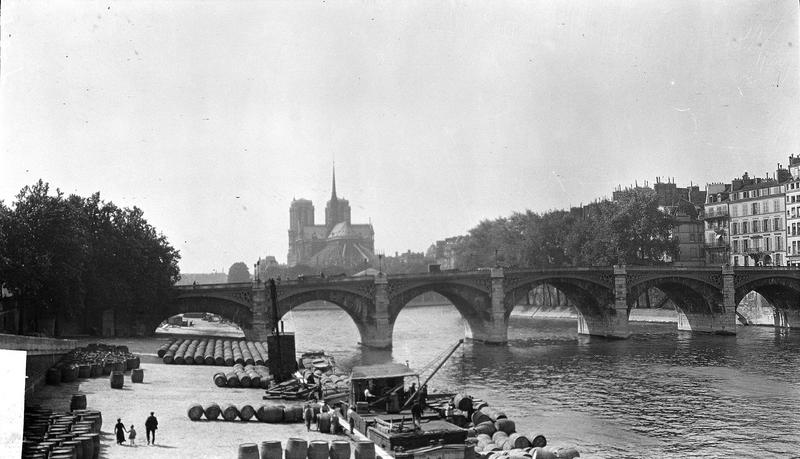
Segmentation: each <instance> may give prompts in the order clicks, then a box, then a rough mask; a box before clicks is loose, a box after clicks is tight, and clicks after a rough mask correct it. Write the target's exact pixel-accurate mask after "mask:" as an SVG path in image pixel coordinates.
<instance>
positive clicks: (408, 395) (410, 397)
mask: <svg viewBox="0 0 800 459" xmlns="http://www.w3.org/2000/svg"><path fill="white" fill-rule="evenodd" d="M370 389H372V390H375V385H374V383H373V382H372V381H370V384H369V385H368V386H367V388H366V389H364V400H365V401H367V402H368V403H370V404H371V403H373V402H375V401H376V399H377V397H376V396H375V394H373V393H372V391H371V390H370ZM395 395H397V392H393V393H391V394H388V395H387V398H386V403H387V410H386V411H387V412H389V409H388V407H389V405H390V404H391V403H392V402H393V400H392V396H395ZM399 397H400V399H402V400H404V401H405V406H408V403H412V405H411V419H412V420H413V422H414V427H415V428H416V429H421V428H422V412H423V411H424V410H425V406H426V402H427V397H428V385H427V384H423V385H422V387H421V388H420V389H419V391H417V384H416V383H411V386H410V387H409V388H408V390H407V391H406V392H405V397H403V396H399Z"/></svg>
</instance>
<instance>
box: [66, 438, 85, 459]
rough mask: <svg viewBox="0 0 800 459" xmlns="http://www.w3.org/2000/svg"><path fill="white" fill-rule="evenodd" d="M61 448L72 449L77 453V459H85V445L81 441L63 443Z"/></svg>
mask: <svg viewBox="0 0 800 459" xmlns="http://www.w3.org/2000/svg"><path fill="white" fill-rule="evenodd" d="M61 446H63V447H65V448H69V447H72V449H73V451H75V453H74V454H75V457H76V458H77V459H82V458H83V444H82V443H81V442H80V441H79V440H69V441H62V442H61Z"/></svg>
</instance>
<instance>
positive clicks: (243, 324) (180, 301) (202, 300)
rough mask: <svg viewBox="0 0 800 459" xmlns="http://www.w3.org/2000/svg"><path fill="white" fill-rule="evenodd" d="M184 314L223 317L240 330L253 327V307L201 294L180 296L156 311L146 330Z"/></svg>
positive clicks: (232, 298)
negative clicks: (169, 318) (207, 313)
mask: <svg viewBox="0 0 800 459" xmlns="http://www.w3.org/2000/svg"><path fill="white" fill-rule="evenodd" d="M185 312H210V313H213V314H217V315H220V316H222V317H225V318H226V319H228V320H231V321H232V322H233V323H235V324H236V325H238V326H239V327H240V328H241V329H242V330H247V329H250V328H251V327H252V326H253V306H252V304H249V303H247V302H245V301H243V300H241V299H237V298H235V297H231V296H229V295H225V294H218V293H213V292H203V293H196V294H180V295H178V296H177V297H176V298H175V299H174V300H173V301H172V302H170V303H169V304H168V305H167V307H166V308H164V309H162V310H160V311H158V314H157V315H153V316H152V317H150V319H149V320H148V321H147V323H146V327H147V330H150V331H153V330H155V329H156V328H157V327H158V326H159V324H161V322H163V321H164V320H166V318H168V317H172V316H174V315H177V314H182V313H185Z"/></svg>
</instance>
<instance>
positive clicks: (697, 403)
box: [284, 306, 800, 458]
mask: <svg viewBox="0 0 800 459" xmlns="http://www.w3.org/2000/svg"><path fill="white" fill-rule="evenodd" d="M284 319H285V323H286V329H287V331H295V332H296V345H297V349H298V351H301V350H314V349H324V350H326V351H328V352H330V353H332V354H333V355H334V356H335V357H336V361H337V364H339V365H340V366H344V367H350V366H352V365H359V364H372V363H384V362H390V361H394V362H398V363H405V362H406V361H408V362H409V364H410V365H411V367H412V368H416V369H418V368H421V367H424V366H425V365H426V364H427V363H428V362H430V361H431V360H432V359H434V358H435V357H436V356H438V355H440V354H441V353H442V352H443V351H444V350H446V349H447V348H448V347H449V346H450V345H452V344H454V343H455V342H456V341H457V340H458V339H460V338H463V337H464V321H463V320H462V319H461V316H460V315H459V313H458V311H456V309H455V308H454V307H452V306H435V307H420V308H407V309H406V310H404V311H403V312H402V313H401V314H400V316H399V317H398V320H397V323H396V325H395V329H394V347H393V349H392V350H390V351H379V350H371V349H367V348H362V347H361V346H359V345H358V344H357V343H358V340H359V335H358V331H357V329H356V327H355V325H354V324H353V322H352V320H351V319H350V317H349V316H348V315H347V314H346V313H344V312H343V311H341V310H338V309H325V310H295V311H293V312H291V313H289V314H288V315H287V316H285V317H284ZM633 333H634V335H633V336H632V337H631V338H630V339H628V340H606V339H600V338H590V337H585V336H579V335H578V334H577V324H576V322H575V320H541V319H532V318H528V317H514V316H512V318H511V320H510V327H509V340H510V341H509V345H508V346H491V345H483V344H478V343H472V344H470V343H467V344H465V345H463V346H462V347H461V348H460V349H459V350H457V351H456V353H455V354H454V355H453V356H452V357H451V358H450V360H448V362H447V363H446V364H445V366H444V367H443V368H442V369H441V370H440V371H439V373H438V374H437V375H436V376H435V377H434V379H433V380H432V381H431V383H430V386H431V388H433V389H438V390H439V391H441V392H462V391H465V392H466V393H468V394H470V395H473V396H474V397H476V398H481V399H484V400H486V401H487V402H489V404H490V405H492V406H494V407H497V408H499V409H501V410H503V411H504V412H505V413H506V414H507V415H508V417H509V418H510V419H513V420H514V421H515V422H516V424H517V430H518V431H520V432H524V433H527V432H537V433H543V434H544V435H545V436H546V437H547V438H548V441H549V444H551V445H554V446H571V445H575V446H577V447H578V448H579V450H580V451H581V457H589V458H593V457H594V458H671V457H675V458H678V457H680V458H686V457H697V458H700V457H702V458H710V457H714V458H717V457H718V458H734V457H735V458H740V457H741V458H755V457H781V458H785V457H800V430H799V428H800V372H798V369H799V368H800V333H797V332H794V333H789V332H787V331H776V330H775V329H772V328H767V327H739V330H738V334H737V336H735V337H724V336H710V335H695V334H691V333H684V332H680V333H679V332H678V331H677V330H676V325H675V324H644V323H638V324H633Z"/></svg>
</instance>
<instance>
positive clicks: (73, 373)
mask: <svg viewBox="0 0 800 459" xmlns="http://www.w3.org/2000/svg"><path fill="white" fill-rule="evenodd" d="M77 377H78V367H76V366H74V365H67V366H66V367H64V368H62V369H61V382H72V381H75V379H76V378H77Z"/></svg>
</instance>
